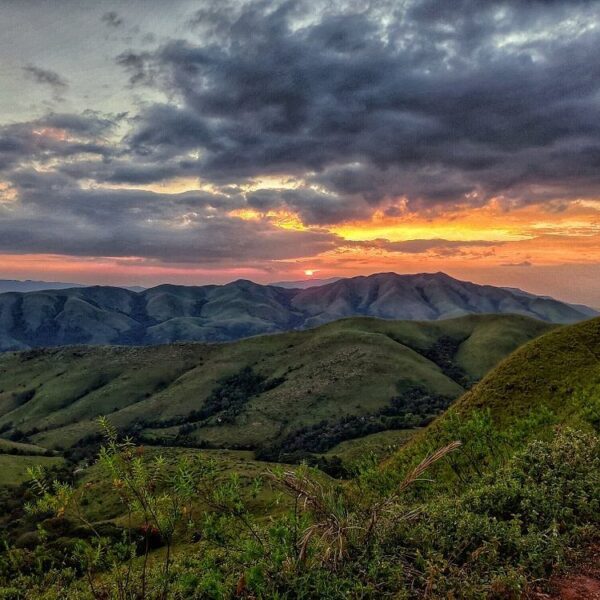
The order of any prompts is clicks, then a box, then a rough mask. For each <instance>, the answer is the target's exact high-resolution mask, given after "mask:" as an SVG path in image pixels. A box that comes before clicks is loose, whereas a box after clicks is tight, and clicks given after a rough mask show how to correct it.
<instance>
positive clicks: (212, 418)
mask: <svg viewBox="0 0 600 600" xmlns="http://www.w3.org/2000/svg"><path fill="white" fill-rule="evenodd" d="M552 327H553V326H552V325H548V324H546V323H542V322H540V321H535V320H532V319H529V318H527V317H520V316H514V315H498V316H496V315H475V316H467V317H461V318H457V319H449V320H444V321H429V322H427V321H425V322H418V321H385V320H378V319H372V318H357V319H343V320H339V321H336V322H334V323H330V324H327V325H324V326H321V327H318V328H316V329H311V330H307V331H301V332H290V333H284V334H278V335H271V336H260V337H254V338H250V339H247V340H242V341H238V342H234V343H229V344H197V343H196V344H171V345H160V346H151V347H135V348H131V347H123V346H121V347H90V346H88V347H67V348H59V349H37V350H30V351H26V352H21V353H5V354H4V355H2V356H1V357H0V431H2V432H3V436H4V437H10V438H11V439H13V440H14V441H29V442H30V443H34V444H36V445H38V446H42V447H45V448H59V447H63V448H68V447H70V446H73V445H76V444H78V443H80V442H81V440H82V439H84V438H86V436H90V435H93V434H94V433H95V432H96V431H97V426H96V423H95V421H94V419H95V418H96V417H97V416H98V415H101V414H107V415H110V419H111V421H112V422H113V423H115V424H116V425H117V426H118V427H120V428H122V429H125V430H128V431H130V432H132V431H134V432H137V433H138V434H142V435H143V436H144V437H145V439H146V440H147V441H149V442H150V443H152V442H154V443H168V444H175V445H200V446H208V447H223V448H240V449H254V450H260V451H262V452H263V454H264V458H269V457H270V458H275V459H279V458H280V455H285V454H289V453H292V454H293V453H294V452H304V451H309V452H325V451H327V450H328V449H329V448H331V447H333V446H335V445H336V444H337V443H339V442H340V441H343V440H345V439H351V438H358V437H361V436H363V435H367V434H371V433H375V432H378V431H382V430H385V429H410V428H413V427H418V426H422V425H423V424H425V423H426V422H427V421H428V420H430V419H431V418H432V417H433V416H435V415H437V414H439V413H440V412H441V411H442V410H443V409H445V408H446V407H447V406H448V405H449V404H450V402H452V401H453V400H454V399H455V398H457V397H459V396H460V395H461V394H463V392H464V391H465V389H467V388H468V387H470V385H471V384H472V383H473V382H474V381H477V380H478V379H480V378H481V377H482V376H483V375H484V374H485V373H486V372H488V371H489V370H490V369H491V368H492V367H494V366H495V365H496V364H497V363H498V362H499V361H500V360H501V359H502V358H504V357H505V356H506V355H508V354H509V353H510V352H512V351H513V350H514V349H515V348H517V347H518V346H520V345H521V344H523V343H525V342H527V341H529V340H531V339H532V338H534V337H536V336H538V335H541V334H542V333H544V332H546V331H548V330H549V329H551V328H552Z"/></svg>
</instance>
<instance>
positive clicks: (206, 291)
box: [0, 273, 597, 351]
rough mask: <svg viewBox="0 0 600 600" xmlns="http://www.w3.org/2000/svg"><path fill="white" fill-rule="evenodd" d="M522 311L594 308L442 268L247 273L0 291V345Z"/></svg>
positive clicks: (218, 337) (579, 313)
mask: <svg viewBox="0 0 600 600" xmlns="http://www.w3.org/2000/svg"><path fill="white" fill-rule="evenodd" d="M488 313H489V314H520V315H524V316H529V317H532V318H536V319H540V320H543V321H546V322H554V323H571V322H576V321H579V320H582V319H586V318H589V317H590V316H592V315H594V314H597V313H595V311H593V310H591V309H587V308H585V309H582V308H581V307H577V306H573V305H569V304H566V303H563V302H559V301H558V300H554V299H551V298H544V297H540V296H535V295H532V294H527V293H524V292H515V291H511V290H507V289H505V288H497V287H494V286H482V285H478V284H475V283H471V282H465V281H460V280H458V279H455V278H453V277H451V276H449V275H446V274H445V273H420V274H415V275H398V274H395V273H376V274H374V275H368V276H360V277H353V278H347V279H340V280H338V281H334V282H331V283H328V284H325V285H323V286H315V287H310V288H305V289H289V288H281V287H276V286H269V285H261V284H258V283H255V282H252V281H249V280H246V279H240V280H238V281H234V282H230V283H228V284H225V285H207V286H178V285H173V284H162V285H160V286H156V287H154V288H149V289H147V290H143V291H141V292H135V291H131V290H127V289H124V288H119V287H113V286H91V287H84V288H70V289H66V290H52V291H37V292H24V293H19V292H8V293H6V294H0V351H6V350H25V349H28V348H34V347H40V346H56V345H73V344H81V343H84V344H127V345H153V344H158V343H169V342H175V341H184V340H185V341H203V342H224V341H232V340H235V339H241V338H245V337H252V336H255V335H261V334H268V333H278V332H284V331H290V330H295V329H307V328H311V327H315V326H318V325H322V324H324V323H328V322H331V321H335V320H337V319H340V318H344V317H353V316H371V317H376V318H382V319H391V320H394V319H396V320H397V319H400V320H415V321H419V320H432V321H435V320H440V319H447V318H452V317H458V316H461V315H466V314H488Z"/></svg>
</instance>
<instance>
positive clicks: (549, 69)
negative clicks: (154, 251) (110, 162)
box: [121, 1, 600, 208]
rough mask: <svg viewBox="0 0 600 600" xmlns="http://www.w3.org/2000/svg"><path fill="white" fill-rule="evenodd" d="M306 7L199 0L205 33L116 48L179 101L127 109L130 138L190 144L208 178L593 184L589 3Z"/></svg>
mask: <svg viewBox="0 0 600 600" xmlns="http://www.w3.org/2000/svg"><path fill="white" fill-rule="evenodd" d="M308 8H309V4H306V3H305V4H303V3H300V2H285V3H283V4H279V5H277V6H275V8H273V4H271V3H264V2H254V3H250V4H245V5H243V6H242V7H241V8H239V7H238V10H237V11H231V10H223V11H220V10H219V9H218V5H215V4H211V5H210V10H205V11H204V12H200V13H198V14H197V15H196V16H195V22H196V23H198V22H199V23H200V24H202V17H206V19H207V21H208V24H207V25H206V27H207V28H209V29H210V30H211V31H213V32H214V31H216V32H218V36H219V37H218V41H214V40H213V41H210V42H209V43H206V44H192V43H190V42H184V41H172V42H170V43H168V44H166V45H165V46H163V47H162V48H161V49H160V50H158V51H157V52H156V53H154V54H139V55H137V54H135V53H131V54H130V55H128V57H127V60H124V59H123V58H122V59H121V63H122V64H126V65H127V66H128V68H129V69H130V74H131V77H132V81H146V82H147V81H148V79H149V78H148V73H153V74H154V75H153V77H154V79H155V81H160V82H161V84H162V85H163V86H164V88H165V89H168V90H169V93H171V94H174V95H176V96H177V98H178V104H177V105H175V104H169V105H164V106H156V107H152V108H150V109H148V110H147V111H146V112H143V113H142V114H141V115H140V118H139V122H138V124H137V126H136V128H135V130H134V132H133V133H132V134H131V135H130V137H129V142H130V144H131V146H132V148H133V150H134V151H136V152H139V153H143V154H144V155H152V154H156V155H157V156H169V155H175V154H178V153H179V152H181V149H184V150H193V149H197V150H198V151H200V152H201V156H200V158H199V159H198V160H197V162H196V164H195V168H196V169H197V171H198V173H199V174H202V175H203V176H205V177H209V178H213V179H215V180H226V179H238V178H240V177H244V176H246V177H252V176H255V175H258V174H264V173H293V174H296V175H303V174H306V173H307V172H309V173H317V174H316V175H314V176H315V177H317V178H318V179H319V180H320V181H321V182H322V183H323V184H325V185H331V186H332V188H333V189H335V190H337V191H339V192H341V193H348V192H351V193H353V194H360V195H362V196H363V198H364V199H367V200H370V201H372V202H378V201H380V200H381V198H384V197H386V196H392V195H393V196H397V195H405V196H407V197H408V199H409V200H410V201H412V202H414V203H415V206H416V208H419V207H421V206H423V205H426V204H450V203H453V202H459V203H460V202H463V201H467V200H470V201H475V202H477V201H486V200H487V199H489V198H490V197H491V196H494V195H499V194H509V195H510V194H516V195H518V196H519V197H522V198H524V199H525V201H526V200H527V194H528V190H529V188H531V187H533V186H537V185H540V184H544V185H547V186H549V187H550V188H551V189H550V190H549V194H550V195H553V196H555V197H564V196H567V195H572V193H573V192H574V191H575V190H576V193H578V192H579V191H581V193H582V194H583V195H589V193H590V184H593V185H594V186H595V185H596V184H597V182H598V164H599V162H598V156H599V153H600V119H598V116H599V115H598V103H597V98H598V93H600V63H599V62H598V61H596V60H594V59H593V56H595V52H596V49H597V47H598V46H599V45H600V31H599V30H598V28H591V27H589V25H590V24H592V23H594V22H597V20H598V3H597V2H591V1H590V2H575V3H570V2H569V3H568V2H542V1H539V2H524V1H523V2H517V1H512V2H509V1H504V2H500V1H497V2H495V1H494V2H475V1H460V2H452V3H439V2H430V1H418V2H412V3H408V5H407V7H406V8H396V9H395V11H393V10H390V12H389V14H387V19H386V21H385V22H383V21H381V20H380V13H379V12H375V10H374V9H371V10H368V9H366V10H362V11H358V12H355V13H351V12H346V13H338V14H336V13H334V12H332V11H331V10H329V11H324V12H323V13H322V14H321V16H320V17H319V18H317V19H316V20H312V21H311V22H309V23H308V24H304V23H303V22H301V21H299V20H298V18H299V15H301V14H302V11H303V10H304V11H308ZM391 171H393V177H392V176H389V173H390V172H391ZM444 181H447V182H448V183H447V185H444ZM349 188H350V189H349ZM574 188H575V190H574ZM349 202H350V203H351V201H349Z"/></svg>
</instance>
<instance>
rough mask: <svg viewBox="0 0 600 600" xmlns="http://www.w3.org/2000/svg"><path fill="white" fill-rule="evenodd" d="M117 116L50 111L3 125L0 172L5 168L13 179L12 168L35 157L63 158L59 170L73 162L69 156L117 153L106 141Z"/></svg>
mask: <svg viewBox="0 0 600 600" xmlns="http://www.w3.org/2000/svg"><path fill="white" fill-rule="evenodd" d="M118 119H119V117H116V118H115V119H110V118H107V117H103V116H100V115H98V114H96V113H94V112H91V111H87V112H84V113H81V114H66V113H65V114H61V113H50V114H48V115H46V116H45V117H43V118H41V119H37V120H35V121H30V122H26V123H15V124H13V125H4V126H0V172H2V171H5V176H6V177H8V178H9V179H10V178H11V175H10V171H9V169H13V168H17V167H21V166H23V165H26V164H29V163H30V162H31V161H34V160H35V161H41V162H47V161H50V160H59V161H63V162H60V163H59V165H58V167H57V168H58V169H59V170H60V169H61V168H62V167H63V166H65V167H66V166H68V165H70V163H69V162H68V159H70V158H72V157H74V156H77V155H80V154H82V155H96V156H99V157H102V158H103V159H107V158H108V157H109V156H110V155H112V154H114V153H116V149H115V148H114V146H111V145H110V144H108V143H106V140H105V137H106V136H107V135H108V134H109V132H110V130H111V129H112V128H113V127H114V126H115V124H116V121H117V120H118ZM82 176H84V175H83V174H82ZM85 177H89V175H85Z"/></svg>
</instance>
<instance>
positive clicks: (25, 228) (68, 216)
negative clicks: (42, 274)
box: [0, 171, 340, 263]
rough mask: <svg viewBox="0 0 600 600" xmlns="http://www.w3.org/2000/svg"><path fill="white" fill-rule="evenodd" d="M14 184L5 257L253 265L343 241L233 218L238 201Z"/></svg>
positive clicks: (0, 232) (65, 181)
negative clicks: (17, 254)
mask: <svg viewBox="0 0 600 600" xmlns="http://www.w3.org/2000/svg"><path fill="white" fill-rule="evenodd" d="M13 183H14V185H15V186H16V188H17V189H18V191H19V196H20V201H19V203H18V205H17V206H7V205H1V204H0V251H10V252H23V253H26V252H34V253H36V252H41V253H56V254H68V255H75V256H138V257H144V258H149V259H158V260H161V261H164V262H171V263H185V262H198V261H199V260H201V261H202V262H223V261H239V262H244V263H248V262H252V261H259V260H273V259H293V258H299V257H301V256H305V255H313V254H319V253H321V252H325V251H327V250H332V249H334V248H335V246H336V244H337V243H339V241H340V240H339V238H337V236H335V235H332V234H330V233H327V232H322V231H290V230H282V229H279V228H277V227H274V226H273V225H272V224H271V223H270V222H269V221H268V220H262V221H259V222H255V221H253V222H248V221H243V220H241V219H238V218H233V217H230V216H227V215H226V214H225V211H226V210H228V209H231V208H236V207H237V206H240V200H239V199H237V198H235V197H225V196H220V195H218V194H208V193H186V194H177V195H169V194H155V193H152V192H143V191H133V190H105V189H95V190H94V189H83V188H80V187H78V186H75V185H73V183H72V180H71V179H70V178H69V177H66V176H64V175H60V174H48V173H39V172H35V171H22V172H18V173H16V174H15V176H14V180H13ZM59 231H60V232H63V233H62V234H60V235H57V232H59Z"/></svg>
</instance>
